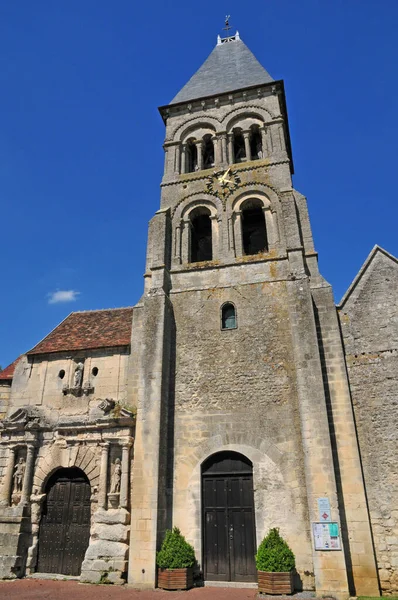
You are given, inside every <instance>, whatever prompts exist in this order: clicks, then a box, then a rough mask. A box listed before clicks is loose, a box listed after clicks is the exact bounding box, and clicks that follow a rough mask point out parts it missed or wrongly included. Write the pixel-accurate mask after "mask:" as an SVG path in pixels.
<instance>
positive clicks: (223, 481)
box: [202, 452, 256, 582]
mask: <svg viewBox="0 0 398 600" xmlns="http://www.w3.org/2000/svg"><path fill="white" fill-rule="evenodd" d="M251 471H252V467H251V463H250V462H249V461H248V460H247V459H246V458H245V457H243V456H242V455H239V454H237V453H233V452H228V453H227V452H222V453H219V454H218V455H216V456H215V457H211V458H210V459H209V461H207V462H206V463H205V465H204V468H203V470H202V491H203V493H202V500H203V566H204V576H205V579H206V580H208V581H243V582H244V581H256V566H255V562H254V555H255V552H256V539H255V521H254V498H253V475H252V472H251Z"/></svg>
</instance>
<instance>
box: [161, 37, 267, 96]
mask: <svg viewBox="0 0 398 600" xmlns="http://www.w3.org/2000/svg"><path fill="white" fill-rule="evenodd" d="M272 81H274V79H273V78H272V77H271V75H270V74H269V73H267V71H266V70H265V69H264V67H262V66H261V65H260V63H259V62H258V60H257V59H256V57H255V56H254V54H252V53H251V52H250V50H249V48H248V47H247V46H246V44H244V43H243V42H242V40H241V39H240V37H239V34H238V33H237V34H236V35H235V36H233V37H230V38H225V39H221V38H220V37H219V38H218V39H217V46H216V47H215V48H214V50H213V51H212V53H211V54H210V56H209V57H208V58H207V60H206V61H205V62H204V63H203V65H202V66H201V67H200V69H199V70H198V71H196V73H195V75H193V77H191V79H190V80H189V81H188V83H187V84H186V85H185V86H184V87H183V88H182V90H181V91H180V92H178V94H177V96H175V98H173V100H172V101H171V102H170V104H177V103H178V102H187V101H188V100H195V99H197V98H203V97H205V96H215V95H218V94H224V93H226V92H233V91H236V90H240V89H243V88H247V87H251V86H253V85H263V84H264V83H271V82H272Z"/></svg>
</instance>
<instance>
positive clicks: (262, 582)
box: [257, 571, 294, 594]
mask: <svg viewBox="0 0 398 600" xmlns="http://www.w3.org/2000/svg"><path fill="white" fill-rule="evenodd" d="M257 577H258V591H259V592H261V593H263V594H293V591H294V588H293V571H288V572H287V573H268V572H266V571H257Z"/></svg>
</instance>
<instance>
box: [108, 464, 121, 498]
mask: <svg viewBox="0 0 398 600" xmlns="http://www.w3.org/2000/svg"><path fill="white" fill-rule="evenodd" d="M121 476H122V465H121V462H120V458H116V460H115V464H114V465H113V473H112V478H111V494H118V493H119V492H120V479H121Z"/></svg>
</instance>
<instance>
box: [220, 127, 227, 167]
mask: <svg viewBox="0 0 398 600" xmlns="http://www.w3.org/2000/svg"><path fill="white" fill-rule="evenodd" d="M219 147H220V165H227V164H228V158H227V134H226V133H225V132H223V133H220V134H219Z"/></svg>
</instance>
